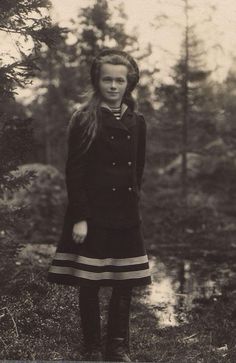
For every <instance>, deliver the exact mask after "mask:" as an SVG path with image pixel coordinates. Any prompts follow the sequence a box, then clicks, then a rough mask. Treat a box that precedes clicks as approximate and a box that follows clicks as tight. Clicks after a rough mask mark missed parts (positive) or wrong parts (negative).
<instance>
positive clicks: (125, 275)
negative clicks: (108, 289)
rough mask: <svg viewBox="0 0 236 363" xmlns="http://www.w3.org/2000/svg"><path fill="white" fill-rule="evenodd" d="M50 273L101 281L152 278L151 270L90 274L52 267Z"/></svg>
mask: <svg viewBox="0 0 236 363" xmlns="http://www.w3.org/2000/svg"><path fill="white" fill-rule="evenodd" d="M49 272H51V273H56V274H66V275H72V276H76V277H82V278H85V279H88V280H101V279H112V280H128V279H137V278H143V277H148V276H150V271H149V269H146V270H141V271H128V272H90V271H82V270H79V269H76V268H73V267H65V266H51V267H50V269H49Z"/></svg>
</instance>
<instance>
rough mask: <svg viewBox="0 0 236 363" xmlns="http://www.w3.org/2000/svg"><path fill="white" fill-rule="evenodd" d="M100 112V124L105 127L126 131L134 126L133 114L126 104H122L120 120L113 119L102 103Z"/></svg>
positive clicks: (107, 108) (107, 107)
mask: <svg viewBox="0 0 236 363" xmlns="http://www.w3.org/2000/svg"><path fill="white" fill-rule="evenodd" d="M100 111H101V122H102V124H103V125H104V126H106V127H112V128H118V129H122V130H128V129H129V128H130V127H132V126H134V125H135V124H136V120H135V117H134V114H133V112H132V110H131V109H130V108H129V107H128V106H127V105H126V104H123V107H122V111H121V115H122V116H121V119H120V120H117V119H116V118H115V116H114V115H113V113H112V111H111V110H110V109H109V106H107V105H106V104H105V103H104V102H102V104H101V107H100Z"/></svg>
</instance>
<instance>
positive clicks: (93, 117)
mask: <svg viewBox="0 0 236 363" xmlns="http://www.w3.org/2000/svg"><path fill="white" fill-rule="evenodd" d="M105 63H109V64H114V65H125V66H126V67H127V69H128V73H127V83H128V84H127V88H126V92H125V94H124V97H123V100H122V102H124V103H126V104H127V105H128V106H129V107H130V108H131V109H132V110H135V108H136V102H135V100H134V98H133V97H132V94H131V90H130V86H131V84H133V82H134V79H135V77H136V76H137V75H136V73H135V69H134V68H133V66H132V64H131V63H130V62H129V60H128V59H127V58H126V57H125V56H123V55H120V54H109V55H105V56H103V57H101V58H98V59H96V60H95V72H94V73H95V79H94V80H93V87H91V89H90V90H89V92H88V93H87V100H86V101H85V102H84V103H83V104H82V105H81V106H80V108H79V110H77V111H75V113H74V114H73V115H72V118H71V119H70V121H69V125H68V128H67V134H68V135H69V134H70V133H71V132H73V127H74V126H75V124H76V123H77V122H78V121H79V123H80V126H81V128H82V132H81V140H80V142H81V145H84V149H83V151H84V152H85V151H87V150H88V148H89V147H90V145H91V143H92V142H93V140H94V139H95V137H96V135H97V133H98V131H99V128H100V124H99V113H100V105H101V102H102V97H101V94H100V90H99V78H100V70H101V66H102V64H105Z"/></svg>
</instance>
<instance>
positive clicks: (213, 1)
mask: <svg viewBox="0 0 236 363" xmlns="http://www.w3.org/2000/svg"><path fill="white" fill-rule="evenodd" d="M51 2H52V5H53V6H52V9H51V11H50V15H51V17H52V19H53V21H57V22H59V23H60V25H62V26H68V25H69V21H70V19H73V18H75V17H77V14H78V12H79V10H80V9H81V8H82V7H87V6H91V5H92V4H94V2H95V0H66V1H63V0H51ZM189 2H190V3H191V4H193V5H194V6H193V10H192V11H191V19H190V20H191V24H192V23H193V24H194V25H195V27H196V30H197V34H198V36H199V37H200V38H201V39H203V40H204V44H205V49H206V67H208V68H209V69H214V68H215V67H216V66H218V70H217V71H215V72H214V73H213V78H215V79H217V80H219V81H222V80H223V79H224V78H225V76H226V75H227V72H228V70H229V69H230V67H231V66H232V59H233V56H235V57H236V1H235V0H224V1H222V0H189ZM108 3H109V7H110V8H111V10H112V13H113V14H114V15H113V18H114V20H118V19H117V17H116V15H115V14H116V12H115V7H116V6H117V5H119V4H123V5H124V9H125V12H126V14H127V16H128V19H127V21H126V22H125V25H126V30H127V32H128V33H131V34H132V33H134V34H137V35H138V40H139V44H140V48H141V50H142V49H144V48H145V47H146V46H147V44H148V43H151V45H152V49H153V54H152V56H150V57H149V58H146V59H145V61H144V62H145V63H144V62H143V63H142V62H141V64H140V63H139V66H140V68H141V69H142V68H147V67H150V68H152V67H154V66H155V67H157V68H159V69H160V72H159V73H158V74H157V81H158V82H168V81H170V80H171V77H170V74H171V73H170V72H171V66H172V65H173V64H174V63H175V61H176V58H177V57H178V56H179V50H180V42H181V39H182V31H183V24H184V21H185V19H184V17H183V11H182V4H183V0H123V1H122V0H109V1H108ZM209 5H212V6H214V7H215V11H214V13H213V16H212V19H211V22H210V23H209V22H205V23H204V22H203V21H204V19H205V18H207V16H208V15H209V14H208V12H209ZM162 12H164V13H166V14H168V17H169V18H170V21H169V22H168V23H167V25H166V26H164V27H161V28H159V29H157V28H155V27H154V25H155V24H157V23H158V22H157V20H156V17H157V16H158V15H160V14H161V13H162ZM176 23H178V25H177V24H176ZM16 40H18V41H19V42H20V43H21V44H22V39H21V38H19V37H18V38H17V37H14V36H13V35H6V34H5V33H3V32H1V31H0V53H1V54H3V60H4V61H5V62H9V61H10V60H11V58H10V57H11V56H14V57H17V55H18V50H17V46H16V43H15V41H16ZM215 45H217V47H215ZM30 47H31V45H30V42H28V43H27V44H26V45H25V50H26V52H27V49H30ZM21 95H26V97H28V95H27V91H26V90H25V91H24V92H21Z"/></svg>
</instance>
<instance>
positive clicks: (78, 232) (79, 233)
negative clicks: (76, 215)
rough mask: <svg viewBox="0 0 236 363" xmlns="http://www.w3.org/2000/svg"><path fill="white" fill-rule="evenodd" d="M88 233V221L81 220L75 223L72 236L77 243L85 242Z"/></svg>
mask: <svg viewBox="0 0 236 363" xmlns="http://www.w3.org/2000/svg"><path fill="white" fill-rule="evenodd" d="M87 233H88V225H87V222H86V221H80V222H77V223H75V224H74V226H73V231H72V236H73V240H74V241H75V243H79V244H81V243H83V242H84V239H85V237H86V236H87Z"/></svg>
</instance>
